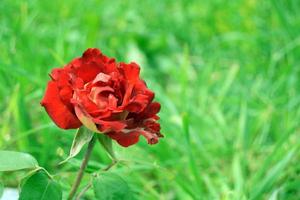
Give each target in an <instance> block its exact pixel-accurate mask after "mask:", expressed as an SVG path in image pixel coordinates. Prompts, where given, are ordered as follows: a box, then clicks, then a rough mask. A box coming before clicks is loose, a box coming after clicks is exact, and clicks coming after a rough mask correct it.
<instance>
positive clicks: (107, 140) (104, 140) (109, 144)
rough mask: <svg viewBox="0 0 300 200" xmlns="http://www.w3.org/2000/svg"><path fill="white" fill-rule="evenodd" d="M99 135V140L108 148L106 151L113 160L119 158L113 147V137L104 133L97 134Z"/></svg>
mask: <svg viewBox="0 0 300 200" xmlns="http://www.w3.org/2000/svg"><path fill="white" fill-rule="evenodd" d="M97 135H98V140H99V142H100V143H101V145H102V146H103V148H104V149H105V150H106V152H107V153H108V154H109V155H110V156H111V158H112V159H113V160H117V158H116V156H115V153H114V150H113V147H112V142H111V138H110V137H108V136H106V135H104V134H97Z"/></svg>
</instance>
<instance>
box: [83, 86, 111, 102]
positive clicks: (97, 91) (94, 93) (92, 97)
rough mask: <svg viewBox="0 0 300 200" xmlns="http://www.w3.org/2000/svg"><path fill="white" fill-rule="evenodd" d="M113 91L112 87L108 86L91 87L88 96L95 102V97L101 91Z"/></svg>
mask: <svg viewBox="0 0 300 200" xmlns="http://www.w3.org/2000/svg"><path fill="white" fill-rule="evenodd" d="M113 91H114V89H112V88H111V87H109V86H103V87H93V88H92V90H91V92H90V94H89V97H90V99H91V100H92V101H93V102H97V98H98V97H99V95H100V94H101V93H102V92H113Z"/></svg>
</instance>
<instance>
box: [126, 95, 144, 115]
mask: <svg viewBox="0 0 300 200" xmlns="http://www.w3.org/2000/svg"><path fill="white" fill-rule="evenodd" d="M148 103H149V98H148V96H146V95H143V94H138V95H136V96H135V97H133V98H132V99H131V100H130V102H129V103H128V105H127V106H126V107H125V109H126V110H127V111H129V112H135V113H139V112H142V111H143V110H144V109H145V108H146V106H147V105H148Z"/></svg>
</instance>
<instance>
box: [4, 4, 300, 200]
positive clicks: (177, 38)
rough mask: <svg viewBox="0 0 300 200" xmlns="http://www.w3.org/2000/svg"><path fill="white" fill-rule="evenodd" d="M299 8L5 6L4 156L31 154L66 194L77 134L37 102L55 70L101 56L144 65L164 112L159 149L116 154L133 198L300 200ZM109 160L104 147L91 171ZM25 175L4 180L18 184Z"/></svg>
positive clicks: (133, 149) (121, 150)
mask: <svg viewBox="0 0 300 200" xmlns="http://www.w3.org/2000/svg"><path fill="white" fill-rule="evenodd" d="M299 11H300V3H299V1H298V0H264V1H259V0H233V1H226V0H211V1H197V0H187V1H184V0H176V1H173V0H163V1H154V0H152V1H150V0H143V1H140V0H132V1H125V0H115V1H111V0H98V1H97V0H92V1H87V0H76V1H75V0H68V1H60V0H52V1H39V0H29V1H12V0H1V1H0V102H1V103H0V148H1V150H3V149H5V150H17V151H22V152H27V153H30V154H32V155H33V156H34V157H35V158H36V159H37V160H38V162H39V164H40V165H41V166H43V167H45V168H46V169H47V170H48V171H49V172H50V173H52V174H54V175H57V176H55V177H56V178H57V179H58V180H59V181H60V183H61V184H62V185H63V188H64V190H65V191H66V192H68V191H69V189H70V185H71V183H72V182H73V179H74V176H75V174H76V171H77V170H78V167H79V165H80V161H81V157H82V154H80V155H79V156H77V157H76V158H75V159H72V160H71V161H70V162H69V163H67V164H65V165H63V166H59V165H58V163H59V162H60V161H62V160H63V159H64V158H66V157H67V155H68V152H69V148H70V146H71V143H72V138H73V136H74V134H75V130H70V131H64V130H60V129H59V128H57V127H56V126H55V125H54V124H53V122H52V121H51V120H50V118H49V117H48V115H47V114H46V112H45V111H44V110H43V108H42V107H41V106H40V104H39V102H40V100H41V98H42V96H43V93H44V90H45V87H46V84H47V81H48V80H49V77H48V73H49V72H50V71H51V69H52V68H54V67H58V66H63V65H64V64H65V63H67V62H69V61H70V60H71V59H72V58H74V57H78V56H80V55H81V53H82V52H83V51H84V50H85V49H86V48H88V47H97V48H100V49H101V50H102V51H103V52H104V53H105V54H106V55H108V56H110V57H116V59H117V60H118V61H126V62H130V61H136V62H138V63H139V64H140V65H141V67H142V77H143V78H144V79H145V80H146V81H147V83H148V86H149V87H150V88H151V89H153V90H154V91H155V92H156V100H157V101H159V102H161V104H162V110H161V112H160V117H161V120H160V122H161V125H162V132H163V133H164V135H165V138H164V139H162V140H161V141H160V142H159V144H157V145H155V146H148V145H147V143H146V141H145V140H144V139H143V138H141V140H140V142H139V143H138V145H135V146H132V147H130V148H121V147H119V146H118V145H117V144H115V145H114V146H115V148H116V152H117V155H118V157H119V158H120V159H122V160H125V161H126V164H123V165H119V166H117V167H115V168H113V169H112V171H114V172H116V173H119V174H120V175H121V176H122V177H123V178H124V179H125V180H126V181H127V182H128V183H129V184H130V187H131V189H132V191H133V192H134V194H135V197H136V199H162V200H171V199H172V200H173V199H180V200H181V199H184V200H189V199H228V200H231V199H238V200H239V199H270V200H271V199H272V200H275V199H290V200H297V199H300V156H299V153H300V139H299V138H300V137H299V136H300V133H299V132H300V94H299V91H300V80H299V79H300V65H299V64H300V47H299V46H300V12H299ZM0 162H5V161H0ZM110 162H111V161H110V159H109V157H108V156H107V155H106V153H105V152H104V150H102V149H101V147H100V145H98V146H97V148H96V150H95V151H94V153H93V155H92V160H91V162H90V163H89V167H88V170H87V172H92V171H94V170H96V169H100V168H103V167H105V166H106V165H108V164H109V163H110ZM23 175H24V174H22V172H17V173H2V174H0V179H1V181H2V182H3V183H4V185H6V186H7V187H18V184H19V180H20V179H21V178H22V176H23ZM87 178H88V176H86V179H85V180H84V183H86V182H87V180H88V179H87ZM85 198H86V199H93V194H92V192H88V193H87V196H86V197H85Z"/></svg>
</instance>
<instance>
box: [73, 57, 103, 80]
mask: <svg viewBox="0 0 300 200" xmlns="http://www.w3.org/2000/svg"><path fill="white" fill-rule="evenodd" d="M103 68H104V66H103V63H95V62H89V63H83V64H82V65H81V66H80V67H78V68H76V69H75V70H74V71H75V74H76V76H78V77H79V78H81V79H82V80H83V81H84V82H85V83H87V82H90V81H92V80H93V79H94V78H95V77H96V76H97V74H99V73H100V72H101V71H103Z"/></svg>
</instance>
